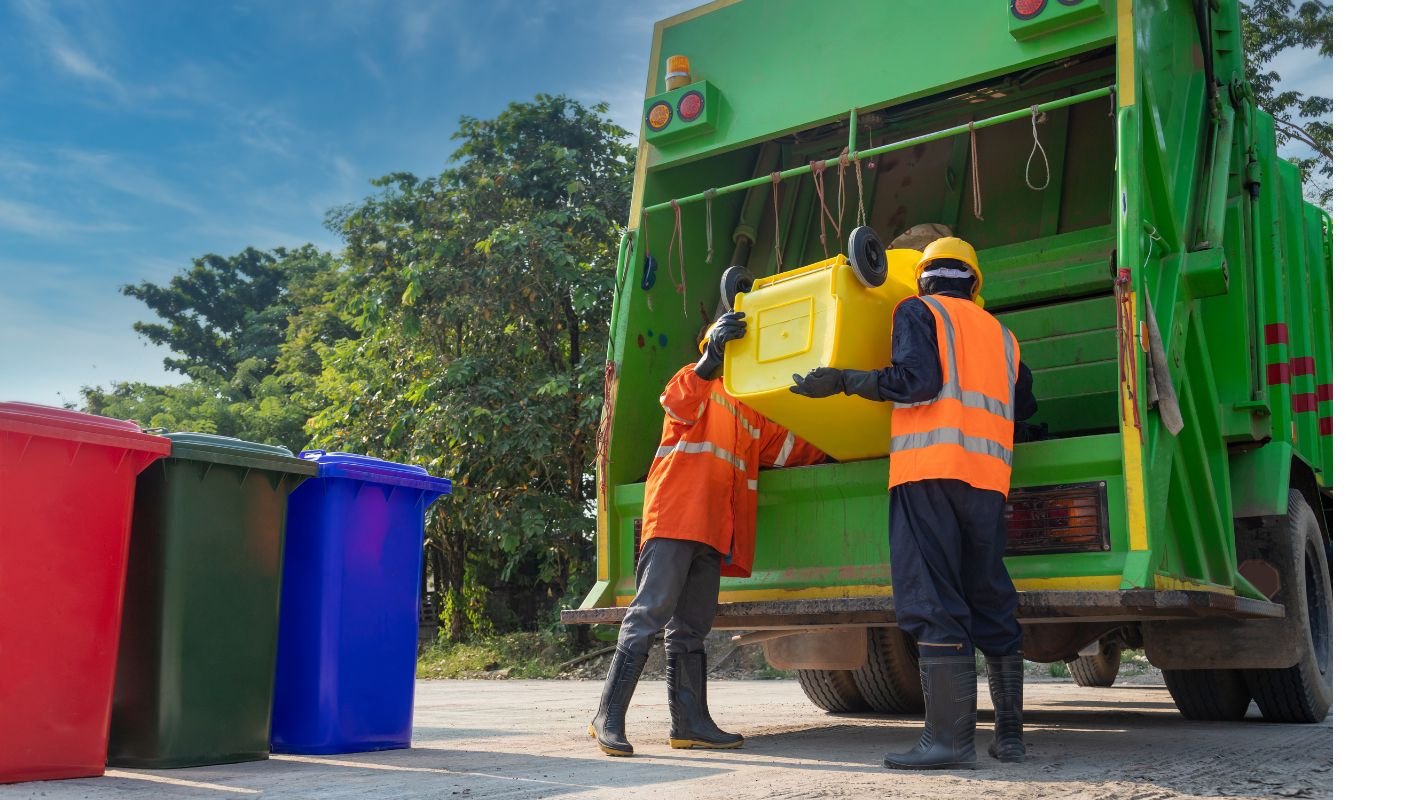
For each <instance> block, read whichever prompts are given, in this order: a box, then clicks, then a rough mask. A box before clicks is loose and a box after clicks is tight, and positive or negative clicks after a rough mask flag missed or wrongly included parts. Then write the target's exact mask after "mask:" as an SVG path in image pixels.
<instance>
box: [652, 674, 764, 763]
mask: <svg viewBox="0 0 1422 800" xmlns="http://www.w3.org/2000/svg"><path fill="white" fill-rule="evenodd" d="M667 702H668V704H669V705H670V706H671V718H672V726H671V734H670V736H669V737H668V741H667V743H668V744H670V745H671V746H672V747H675V748H677V749H678V750H685V749H688V748H692V747H707V748H711V749H713V750H732V749H735V748H737V747H740V746H741V745H743V744H745V741H746V740H745V737H743V736H741V735H740V734H739V733H726V732H725V731H723V730H721V729H720V728H718V727H716V723H715V722H713V721H712V720H711V711H710V710H709V709H708V708H707V707H706V653H705V651H701V652H696V653H667Z"/></svg>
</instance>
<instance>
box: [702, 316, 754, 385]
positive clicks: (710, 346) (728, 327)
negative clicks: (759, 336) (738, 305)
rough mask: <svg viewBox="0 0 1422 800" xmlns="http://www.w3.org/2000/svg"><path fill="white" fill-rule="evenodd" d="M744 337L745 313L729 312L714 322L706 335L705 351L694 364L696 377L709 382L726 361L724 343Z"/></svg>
mask: <svg viewBox="0 0 1422 800" xmlns="http://www.w3.org/2000/svg"><path fill="white" fill-rule="evenodd" d="M745 335H746V312H744V311H729V312H727V313H725V314H722V315H721V318H720V319H718V320H716V324H715V325H712V326H711V330H710V331H709V332H708V333H707V334H706V350H705V351H703V352H702V353H701V360H699V361H697V362H696V375H697V377H699V378H701V379H702V380H705V381H709V380H711V379H712V378H714V377H716V373H717V371H719V370H720V369H721V365H722V364H723V363H725V361H726V342H729V341H731V340H733V339H739V338H741V337H742V336H745Z"/></svg>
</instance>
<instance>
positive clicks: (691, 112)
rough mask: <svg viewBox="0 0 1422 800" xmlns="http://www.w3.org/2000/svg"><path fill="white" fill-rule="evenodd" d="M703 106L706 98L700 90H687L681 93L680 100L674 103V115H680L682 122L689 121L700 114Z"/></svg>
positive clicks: (704, 106)
mask: <svg viewBox="0 0 1422 800" xmlns="http://www.w3.org/2000/svg"><path fill="white" fill-rule="evenodd" d="M704 108H706V98H705V97H702V96H701V92H694V91H693V92H687V93H686V94H684V95H682V98H681V102H679V103H677V104H676V115H677V116H678V117H681V121H682V122H691V121H692V120H694V119H696V118H697V117H699V116H701V111H702V109H704Z"/></svg>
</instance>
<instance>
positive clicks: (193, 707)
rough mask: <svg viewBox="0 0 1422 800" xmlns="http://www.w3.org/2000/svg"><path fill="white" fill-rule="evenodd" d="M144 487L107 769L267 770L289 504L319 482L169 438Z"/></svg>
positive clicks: (255, 457)
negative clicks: (258, 766) (262, 765)
mask: <svg viewBox="0 0 1422 800" xmlns="http://www.w3.org/2000/svg"><path fill="white" fill-rule="evenodd" d="M166 435H167V436H168V438H169V439H171V440H172V441H173V454H172V455H171V456H170V457H168V458H165V459H162V460H160V461H157V462H155V463H154V464H153V465H152V466H150V467H149V468H148V469H147V470H145V471H144V472H143V473H142V474H141V475H139V477H138V488H137V496H136V498H135V502H134V511H133V539H132V545H131V546H130V548H129V560H128V580H127V591H126V593H125V597H124V605H123V623H122V630H121V632H120V634H119V637H120V638H119V660H118V676H117V678H116V680H115V682H114V706H113V725H112V729H111V731H110V734H109V764H111V765H114V766H128V767H191V766H198V765H202V764H227V763H232V762H236V761H255V760H259V759H264V758H266V757H267V734H268V732H269V730H270V725H271V711H272V686H273V682H274V680H275V674H276V672H275V671H276V646H277V618H278V615H279V607H280V601H281V570H282V565H281V558H282V539H283V536H284V533H285V528H286V506H287V496H288V495H289V494H290V493H291V491H292V490H293V489H295V488H296V487H297V486H298V485H300V484H301V482H302V481H304V480H306V479H307V478H308V477H310V476H312V475H314V474H315V473H316V469H317V465H316V464H315V463H313V462H310V461H303V460H302V459H299V458H296V457H295V456H293V455H292V454H291V451H290V450H287V449H286V448H284V447H275V446H272V445H265V444H255V443H252V442H245V441H242V440H240V439H233V438H230V437H226V436H213V435H210V434H201V433H173V434H166Z"/></svg>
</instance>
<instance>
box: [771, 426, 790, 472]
mask: <svg viewBox="0 0 1422 800" xmlns="http://www.w3.org/2000/svg"><path fill="white" fill-rule="evenodd" d="M794 449H795V434H793V433H790V432H789V431H786V432H785V444H782V445H780V453H779V454H778V455H776V456H775V466H777V467H783V466H785V462H787V461H789V460H790V453H791V451H793V450H794Z"/></svg>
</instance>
